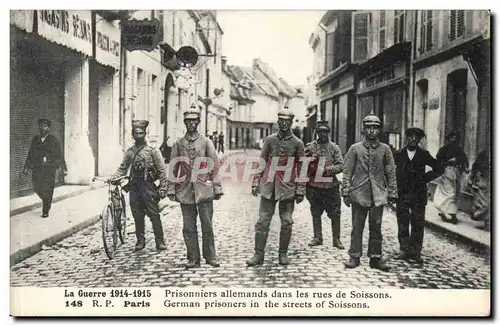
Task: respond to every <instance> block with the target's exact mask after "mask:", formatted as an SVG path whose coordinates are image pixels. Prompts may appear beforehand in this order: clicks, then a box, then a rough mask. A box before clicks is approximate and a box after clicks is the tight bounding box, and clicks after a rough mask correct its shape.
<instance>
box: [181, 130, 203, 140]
mask: <svg viewBox="0 0 500 326" xmlns="http://www.w3.org/2000/svg"><path fill="white" fill-rule="evenodd" d="M184 138H186V140H187V141H195V140H196V139H198V138H200V133H199V132H195V133H194V134H192V135H190V134H188V133H186V134H185V135H184Z"/></svg>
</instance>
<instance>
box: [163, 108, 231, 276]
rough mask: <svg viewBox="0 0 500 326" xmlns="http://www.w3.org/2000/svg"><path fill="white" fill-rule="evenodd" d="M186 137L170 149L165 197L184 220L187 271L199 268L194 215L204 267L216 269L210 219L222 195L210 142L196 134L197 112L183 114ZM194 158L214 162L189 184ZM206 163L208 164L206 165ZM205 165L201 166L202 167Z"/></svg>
mask: <svg viewBox="0 0 500 326" xmlns="http://www.w3.org/2000/svg"><path fill="white" fill-rule="evenodd" d="M184 124H185V125H186V130H187V132H186V135H185V136H184V137H182V138H181V139H179V140H177V141H176V142H175V143H174V146H173V148H172V156H171V164H173V166H172V168H173V169H172V170H171V171H172V172H173V178H169V182H168V197H169V199H170V200H172V201H178V202H180V204H181V210H182V217H183V230H182V233H183V235H184V242H185V243H186V248H187V259H188V262H187V263H186V267H187V268H193V267H199V266H200V247H199V243H198V230H197V226H196V219H197V215H198V214H199V215H200V221H201V230H202V236H203V240H202V241H203V258H205V261H206V263H207V264H209V265H211V266H213V267H219V266H220V263H219V262H218V260H217V256H216V251H215V242H214V231H213V225H212V218H213V214H214V208H213V200H214V199H215V200H219V199H220V198H221V197H222V195H223V194H224V192H223V191H222V186H221V183H220V180H218V178H217V174H218V169H219V165H220V164H219V161H218V158H217V153H216V151H215V148H214V145H213V142H212V141H211V140H210V139H209V138H207V137H204V136H203V135H200V133H199V132H198V125H199V124H200V114H199V113H198V112H196V111H188V112H185V113H184ZM176 158H180V159H186V160H188V162H185V161H182V160H181V161H180V162H176V161H175V159H176ZM196 158H207V159H208V160H210V161H211V162H213V167H212V168H211V169H210V168H209V171H208V173H205V174H201V171H200V174H198V175H197V176H196V180H192V179H191V178H192V174H193V172H194V170H193V169H194V162H195V159H196ZM207 163H209V162H207ZM203 164H204V163H203V162H201V164H200V167H199V168H201V165H203ZM180 177H185V179H184V180H182V181H180V180H179V181H172V179H174V180H175V178H180Z"/></svg>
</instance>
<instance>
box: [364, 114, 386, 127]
mask: <svg viewBox="0 0 500 326" xmlns="http://www.w3.org/2000/svg"><path fill="white" fill-rule="evenodd" d="M381 124H382V123H381V122H380V119H379V117H377V116H376V115H374V114H370V115H367V116H366V117H365V118H364V119H363V126H378V127H380V125H381Z"/></svg>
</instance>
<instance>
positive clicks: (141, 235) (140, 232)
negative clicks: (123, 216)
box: [135, 217, 146, 251]
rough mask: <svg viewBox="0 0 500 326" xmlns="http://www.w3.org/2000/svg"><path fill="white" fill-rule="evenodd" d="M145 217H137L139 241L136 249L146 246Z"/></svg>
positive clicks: (136, 225) (136, 224)
mask: <svg viewBox="0 0 500 326" xmlns="http://www.w3.org/2000/svg"><path fill="white" fill-rule="evenodd" d="M144 228H145V225H144V217H143V218H136V219H135V236H136V237H137V243H136V244H135V251H139V250H142V249H144V247H146V238H145V237H144Z"/></svg>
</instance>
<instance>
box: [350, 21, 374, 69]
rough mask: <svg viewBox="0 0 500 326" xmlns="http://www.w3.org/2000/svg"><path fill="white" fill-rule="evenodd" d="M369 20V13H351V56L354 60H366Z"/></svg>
mask: <svg viewBox="0 0 500 326" xmlns="http://www.w3.org/2000/svg"><path fill="white" fill-rule="evenodd" d="M369 22H370V13H368V12H354V13H353V25H352V26H353V33H352V37H353V42H352V58H353V61H354V62H357V61H362V60H366V59H367V58H368V35H369V34H368V31H369Z"/></svg>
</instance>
